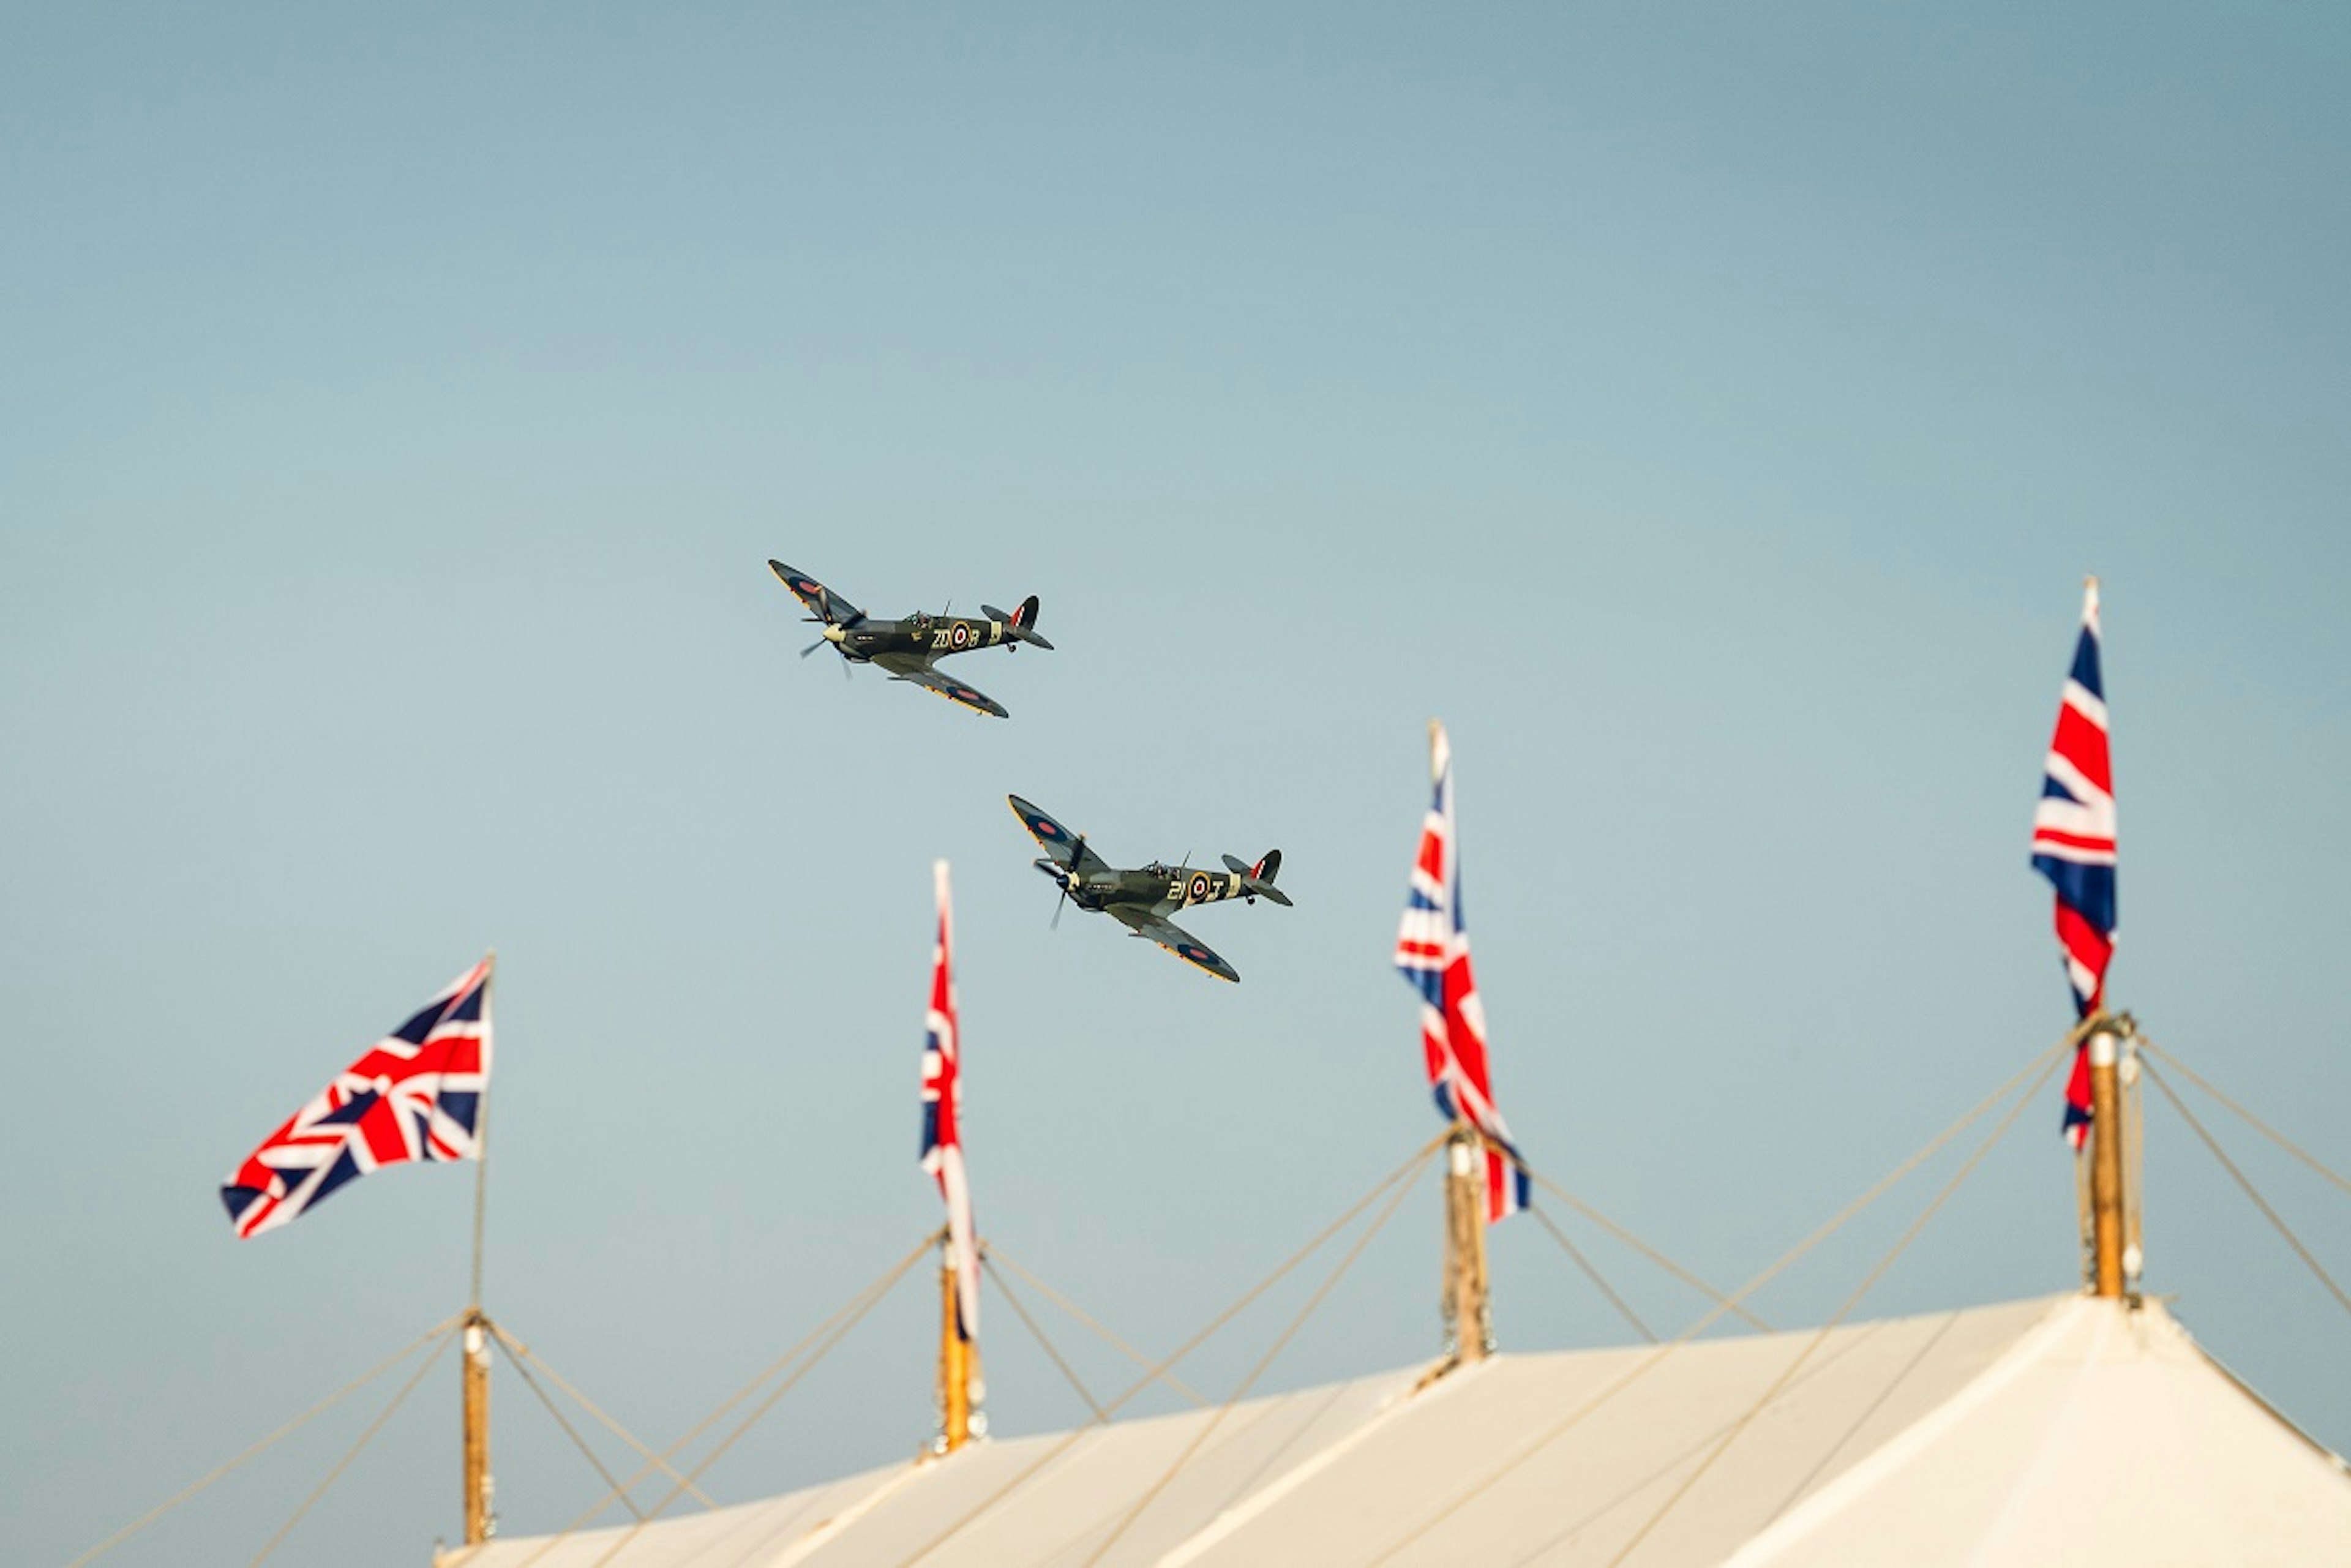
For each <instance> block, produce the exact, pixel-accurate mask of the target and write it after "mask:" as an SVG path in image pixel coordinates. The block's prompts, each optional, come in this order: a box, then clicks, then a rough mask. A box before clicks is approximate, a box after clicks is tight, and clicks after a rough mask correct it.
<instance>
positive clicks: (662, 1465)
mask: <svg viewBox="0 0 2351 1568" xmlns="http://www.w3.org/2000/svg"><path fill="white" fill-rule="evenodd" d="M490 1332H491V1333H494V1334H496V1336H497V1338H498V1343H500V1344H502V1345H504V1346H505V1347H506V1351H507V1355H508V1356H510V1357H513V1358H516V1359H518V1360H522V1361H530V1362H536V1363H537V1364H538V1370H539V1371H540V1372H541V1373H543V1374H545V1375H546V1377H547V1380H548V1381H549V1383H552V1384H553V1385H555V1386H556V1387H557V1388H558V1389H559V1390H560V1391H562V1392H563V1393H564V1394H566V1395H569V1396H570V1398H571V1402H572V1403H573V1404H575V1405H577V1406H580V1408H581V1409H582V1410H585V1411H587V1412H588V1414H589V1415H590V1416H594V1417H596V1419H597V1421H598V1423H599V1424H601V1426H602V1427H603V1428H604V1430H606V1431H607V1432H610V1433H611V1434H612V1436H614V1437H618V1438H620V1439H621V1441H622V1442H623V1443H626V1444H627V1445H628V1446H629V1447H630V1448H633V1449H635V1450H636V1451H637V1453H638V1454H639V1455H641V1456H642V1457H643V1458H648V1459H651V1460H652V1461H653V1464H654V1465H655V1466H656V1467H657V1468H658V1469H661V1470H662V1471H663V1473H664V1474H666V1475H667V1476H669V1477H670V1478H671V1479H677V1477H678V1475H679V1471H678V1469H677V1467H676V1466H675V1465H673V1464H671V1463H670V1462H669V1461H668V1460H667V1459H664V1458H662V1456H661V1455H659V1454H657V1453H655V1452H653V1449H652V1448H648V1447H647V1446H646V1445H645V1443H644V1441H643V1439H642V1438H640V1437H638V1436H637V1435H636V1434H635V1433H634V1432H632V1431H630V1430H629V1429H628V1428H627V1427H623V1426H622V1425H621V1424H620V1422H618V1421H616V1420H614V1419H613V1418H612V1417H611V1416H608V1415H606V1414H605V1413H604V1411H603V1410H602V1409H601V1408H600V1407H599V1406H597V1404H596V1402H595V1401H594V1400H592V1399H590V1398H589V1397H588V1396H586V1395H585V1394H582V1393H580V1390H579V1389H578V1388H577V1387H576V1386H574V1385H572V1383H571V1382H570V1380H569V1379H568V1378H566V1377H565V1376H564V1375H563V1374H561V1373H559V1372H558V1371H556V1370H555V1368H553V1367H552V1366H549V1364H547V1357H545V1356H543V1355H541V1354H538V1352H537V1351H535V1350H533V1349H531V1347H530V1346H528V1345H527V1344H525V1343H522V1341H520V1340H518V1339H517V1338H515V1336H514V1335H512V1334H510V1333H507V1331H506V1329H505V1328H504V1326H502V1325H501V1324H498V1323H495V1322H494V1323H492V1324H491V1325H490ZM687 1490H688V1492H689V1494H690V1495H691V1496H692V1497H694V1498H695V1500H697V1501H699V1502H700V1503H701V1504H702V1505H703V1506H704V1507H705V1508H716V1507H717V1506H718V1503H717V1501H716V1500H715V1499H713V1498H712V1497H711V1496H710V1494H709V1493H708V1492H705V1491H704V1490H702V1489H701V1488H700V1487H692V1488H689V1489H687Z"/></svg>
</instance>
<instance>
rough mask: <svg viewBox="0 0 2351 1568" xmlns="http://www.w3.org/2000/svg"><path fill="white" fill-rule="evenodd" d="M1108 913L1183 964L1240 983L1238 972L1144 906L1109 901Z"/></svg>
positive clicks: (1177, 926) (1181, 928) (1187, 933)
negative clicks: (1171, 954)
mask: <svg viewBox="0 0 2351 1568" xmlns="http://www.w3.org/2000/svg"><path fill="white" fill-rule="evenodd" d="M1110 913H1111V914H1112V915H1116V916H1117V917H1118V919H1119V920H1120V921H1121V922H1122V923H1123V924H1124V925H1126V926H1127V927H1128V928H1129V929H1131V930H1133V931H1134V934H1135V935H1136V936H1148V937H1149V938H1151V940H1153V941H1154V942H1156V943H1158V944H1159V945H1160V946H1162V947H1165V948H1166V949H1167V950H1168V951H1169V952H1170V953H1173V954H1175V956H1177V957H1178V958H1181V959H1183V960H1184V961H1185V962H1186V963H1187V964H1196V965H1197V966H1199V967H1201V968H1203V969H1206V970H1207V971H1208V973H1210V974H1211V975H1214V976H1216V977H1217V978H1218V979H1220V980H1230V981H1232V982H1233V983H1234V984H1236V985H1238V984H1239V983H1240V977H1241V972H1240V971H1239V970H1238V969H1236V968H1234V967H1232V966H1231V965H1230V964H1228V963H1226V962H1225V961H1224V960H1223V959H1222V958H1219V957H1217V956H1216V955H1215V954H1214V953H1211V952H1209V951H1208V950H1207V948H1206V947H1203V946H1200V944H1199V943H1198V942H1197V941H1196V940H1194V939H1193V936H1192V934H1191V933H1190V932H1189V931H1186V930H1185V929H1184V928H1183V927H1182V926H1181V925H1175V923H1173V922H1172V921H1166V920H1162V919H1160V918H1159V916H1157V915H1154V914H1152V913H1151V912H1150V911H1149V910H1147V909H1138V908H1136V907H1135V906H1134V904H1112V905H1111V906H1110Z"/></svg>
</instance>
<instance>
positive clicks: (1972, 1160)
mask: <svg viewBox="0 0 2351 1568" xmlns="http://www.w3.org/2000/svg"><path fill="white" fill-rule="evenodd" d="M2062 1064H2063V1059H2062V1058H2061V1059H2059V1060H2058V1061H2052V1062H2050V1063H2049V1065H2048V1067H2047V1068H2046V1069H2044V1070H2043V1072H2042V1074H2041V1076H2040V1077H2038V1078H2036V1079H2034V1080H2033V1081H2032V1088H2030V1089H2028V1090H2026V1091H2025V1092H2023V1093H2022V1094H2020V1095H2018V1096H2017V1099H2016V1103H2015V1104H2013V1105H2011V1106H2010V1107H2009V1108H2008V1113H2007V1114H2006V1115H2004V1116H2002V1117H2001V1119H2000V1122H1999V1124H1997V1125H1995V1126H1994V1127H1993V1128H1992V1130H1991V1132H1990V1133H1988V1134H1985V1136H1984V1141H1983V1142H1982V1143H1980V1144H1978V1145H1976V1147H1975V1151H1974V1152H1973V1153H1972V1154H1970V1155H1968V1157H1967V1158H1966V1159H1965V1160H1964V1161H1962V1162H1961V1163H1960V1166H1959V1169H1958V1170H1956V1171H1954V1172H1952V1173H1951V1179H1950V1180H1949V1181H1947V1182H1945V1183H1944V1184H1943V1187H1942V1190H1941V1191H1939V1192H1938V1193H1937V1194H1936V1195H1935V1197H1934V1198H1933V1200H1932V1201H1931V1202H1929V1203H1928V1205H1927V1207H1925V1208H1924V1209H1922V1210H1920V1211H1919V1214H1918V1218H1916V1219H1914V1220H1912V1221H1911V1222H1910V1228H1909V1229H1907V1230H1906V1231H1904V1232H1903V1233H1902V1237H1901V1239H1899V1240H1897V1241H1896V1242H1895V1243H1894V1245H1893V1246H1892V1247H1890V1248H1888V1249H1886V1255H1885V1256H1884V1257H1882V1258H1880V1259H1879V1260H1877V1262H1876V1265H1875V1266H1874V1267H1872V1268H1871V1270H1869V1272H1868V1273H1867V1274H1865V1275H1864V1276H1863V1277H1862V1281H1861V1283H1860V1284H1858V1285H1855V1287H1854V1289H1853V1293H1852V1294H1851V1295H1849V1296H1847V1297H1846V1298H1845V1299H1844V1303H1843V1304H1842V1305H1840V1306H1839V1307H1838V1308H1837V1310H1836V1311H1835V1312H1832V1313H1831V1314H1829V1318H1828V1321H1827V1322H1823V1324H1821V1326H1820V1327H1819V1329H1817V1330H1816V1331H1814V1333H1813V1337H1812V1338H1810V1339H1808V1340H1806V1341H1805V1342H1804V1348H1803V1349H1802V1350H1800V1351H1798V1352H1797V1353H1796V1357H1795V1359H1794V1360H1793V1361H1791V1362H1790V1363H1789V1364H1787V1365H1786V1367H1784V1368H1783V1369H1782V1371H1781V1373H1780V1375H1778V1376H1777V1377H1774V1378H1773V1379H1772V1380H1771V1385H1770V1386H1768V1387H1766V1388H1765V1389H1764V1390H1763V1392H1762V1394H1761V1396H1759V1397H1758V1398H1757V1399H1756V1401H1755V1402H1754V1403H1753V1404H1752V1405H1750V1406H1748V1407H1747V1410H1746V1413H1745V1414H1743V1415H1741V1416H1740V1417H1739V1419H1738V1420H1736V1421H1734V1422H1732V1423H1731V1427H1730V1430H1729V1431H1728V1432H1726V1433H1724V1434H1723V1437H1722V1441H1720V1442H1719V1443H1717V1444H1716V1445H1715V1446H1714V1448H1713V1449H1712V1451H1711V1452H1709V1453H1708V1455H1707V1456H1706V1458H1703V1459H1700V1460H1699V1461H1698V1468H1697V1469H1693V1470H1691V1471H1690V1473H1689V1474H1688V1475H1687V1476H1684V1477H1683V1478H1682V1480H1681V1484H1680V1485H1679V1486H1677V1487H1676V1488H1674V1490H1673V1493H1672V1495H1670V1496H1669V1497H1667V1499H1666V1500H1665V1501H1664V1502H1663V1503H1661V1504H1659V1505H1658V1507H1657V1511H1656V1512H1655V1513H1653V1514H1651V1515H1650V1516H1649V1517H1648V1519H1647V1521H1646V1522H1645V1523H1643V1524H1642V1526H1641V1528H1640V1529H1638V1530H1636V1531H1634V1532H1633V1538H1632V1539H1631V1540H1630V1541H1627V1542H1625V1544H1624V1545H1623V1546H1622V1547H1620V1548H1618V1549H1617V1552H1616V1555H1615V1556H1614V1557H1611V1558H1610V1559H1609V1560H1608V1568H1618V1565H1619V1564H1621V1563H1623V1562H1624V1561H1625V1559H1626V1558H1627V1557H1630V1556H1632V1555H1633V1553H1634V1552H1636V1551H1638V1550H1639V1549H1640V1545H1641V1542H1644V1541H1646V1540H1647V1539H1648V1538H1649V1532H1650V1531H1653V1530H1655V1529H1656V1527H1657V1526H1658V1525H1659V1524H1661V1523H1663V1522H1664V1521H1665V1518H1666V1516H1667V1514H1669V1513H1671V1512H1673V1511H1674V1510H1675V1509H1676V1508H1677V1507H1678V1506H1679V1505H1680V1503H1681V1500H1682V1499H1684V1498H1686V1497H1687V1496H1689V1494H1690V1492H1691V1491H1692V1490H1695V1489H1696V1488H1697V1486H1698V1482H1699V1481H1700V1480H1701V1479H1704V1478H1705V1476H1706V1473H1707V1472H1708V1470H1710V1469H1713V1468H1714V1464H1715V1461H1716V1460H1718V1459H1719V1458H1722V1456H1723V1455H1725V1454H1726V1453H1729V1451H1730V1446H1731V1445H1732V1444H1733V1443H1736V1442H1738V1441H1739V1439H1740V1435H1741V1434H1743V1433H1744V1432H1745V1431H1746V1430H1747V1428H1748V1427H1750V1426H1751V1425H1752V1424H1753V1423H1754V1420H1755V1417H1756V1416H1761V1414H1762V1413H1763V1412H1764V1411H1765V1410H1766V1409H1767V1408H1769V1407H1770V1406H1771V1401H1773V1400H1774V1399H1777V1398H1778V1397H1780V1395H1781V1393H1782V1391H1783V1390H1784V1389H1785V1388H1786V1387H1787V1386H1788V1384H1789V1383H1790V1381H1791V1380H1792V1379H1793V1378H1794V1377H1795V1375H1796V1374H1797V1373H1799V1372H1801V1371H1802V1370H1803V1367H1804V1364H1805V1363H1806V1362H1808V1361H1810V1360H1811V1359H1812V1358H1813V1352H1814V1351H1816V1350H1818V1349H1820V1348H1821V1346H1822V1345H1823V1343H1826V1342H1827V1340H1828V1337H1829V1335H1830V1334H1831V1333H1834V1332H1835V1330H1836V1327H1837V1325H1838V1324H1840V1323H1842V1322H1844V1320H1845V1319H1846V1318H1848V1317H1850V1316H1852V1315H1853V1312H1854V1309H1855V1308H1856V1307H1858V1306H1860V1305H1861V1302H1862V1298H1863V1297H1865V1296H1866V1295H1868V1294H1869V1292H1870V1291H1873V1290H1875V1289H1876V1287H1877V1282H1878V1281H1880V1280H1882V1279H1884V1278H1885V1277H1886V1270H1889V1269H1891V1268H1893V1267H1894V1264H1895V1261H1896V1260H1897V1259H1899V1258H1900V1257H1901V1256H1902V1254H1904V1253H1905V1252H1907V1251H1908V1250H1909V1249H1910V1244H1911V1243H1912V1242H1914V1241H1916V1240H1917V1239H1918V1238H1919V1236H1920V1235H1921V1234H1922V1233H1923V1232H1924V1231H1925V1230H1926V1228H1927V1226H1928V1221H1930V1220H1932V1219H1933V1218H1935V1216H1936V1215H1937V1214H1938V1213H1940V1212H1941V1211H1942V1207H1943V1205H1944V1204H1946V1203H1948V1202H1949V1201H1950V1197H1951V1195H1952V1194H1953V1193H1955V1192H1957V1191H1959V1188H1960V1186H1962V1185H1963V1184H1965V1182H1966V1181H1967V1179H1968V1177H1970V1176H1973V1175H1975V1173H1976V1167H1977V1166H1980V1165H1981V1164H1983V1161H1984V1156H1985V1155H1989V1154H1991V1152H1992V1150H1993V1149H1994V1148H1995V1147H1996V1146H1998V1145H1999V1143H2000V1141H2001V1139H2002V1138H2005V1137H2007V1136H2008V1134H2009V1131H2010V1129H2011V1128H2012V1127H2014V1126H2015V1125H2016V1119H2017V1118H2018V1117H2019V1116H2022V1114H2024V1108H2025V1107H2026V1106H2027V1105H2030V1104H2032V1101H2033V1096H2034V1095H2036V1094H2038V1093H2039V1092H2041V1086H2042V1085H2043V1084H2044V1083H2046V1082H2049V1080H2050V1078H2051V1077H2053V1075H2054V1074H2055V1073H2056V1071H2057V1069H2058V1068H2059V1066H2061V1065H2062Z"/></svg>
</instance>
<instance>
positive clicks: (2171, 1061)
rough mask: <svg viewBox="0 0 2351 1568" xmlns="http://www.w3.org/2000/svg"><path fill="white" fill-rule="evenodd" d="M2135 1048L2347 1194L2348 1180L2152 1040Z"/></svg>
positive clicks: (2350, 1183)
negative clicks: (2167, 1067)
mask: <svg viewBox="0 0 2351 1568" xmlns="http://www.w3.org/2000/svg"><path fill="white" fill-rule="evenodd" d="M2138 1048H2139V1051H2141V1053H2142V1054H2144V1055H2147V1056H2153V1057H2159V1058H2161V1059H2162V1061H2164V1063H2165V1064H2166V1065H2167V1066H2169V1067H2173V1068H2177V1069H2178V1070H2179V1075H2180V1076H2181V1077H2182V1078H2185V1079H2187V1080H2188V1082H2190V1083H2193V1084H2194V1085H2196V1087H2197V1088H2199V1089H2201V1090H2202V1091H2204V1092H2205V1093H2207V1094H2210V1096H2212V1098H2213V1099H2215V1100H2218V1101H2219V1102H2220V1103H2221V1104H2223V1105H2225V1106H2227V1107H2228V1108H2229V1109H2230V1110H2231V1111H2234V1112H2235V1113H2237V1114H2238V1115H2239V1116H2240V1117H2241V1118H2243V1120H2244V1122H2245V1124H2246V1125H2247V1126H2249V1127H2251V1128H2252V1130H2253V1131H2254V1132H2256V1133H2259V1134H2261V1135H2262V1137H2264V1138H2267V1139H2268V1140H2269V1141H2270V1142H2271V1143H2273V1144H2275V1145H2277V1146H2278V1147H2279V1148H2281V1149H2283V1150H2284V1151H2285V1152H2286V1153H2287V1154H2290V1155H2293V1156H2294V1158H2295V1159H2298V1160H2300V1161H2301V1162H2302V1163H2303V1164H2304V1165H2305V1166H2309V1167H2310V1168H2311V1169H2312V1170H2314V1171H2316V1172H2317V1173H2318V1174H2319V1175H2320V1176H2325V1178H2326V1179H2327V1180H2328V1181H2331V1182H2333V1183H2334V1184H2335V1186H2338V1187H2340V1188H2342V1189H2343V1190H2344V1191H2345V1192H2346V1193H2351V1181H2346V1180H2345V1179H2344V1178H2343V1177H2342V1176H2337V1175H2336V1174H2335V1172H2333V1171H2331V1170H2329V1169H2328V1168H2327V1167H2326V1166H2324V1165H2322V1164H2320V1163H2319V1160H2318V1156H2317V1155H2314V1154H2312V1153H2311V1152H2310V1151H2309V1150H2308V1149H2305V1148H2304V1147H2303V1146H2302V1145H2300V1144H2297V1143H2295V1142H2294V1140H2293V1139H2292V1138H2289V1137H2287V1136H2286V1135H2285V1134H2283V1133H2281V1132H2279V1131H2278V1130H2277V1129H2276V1128H2274V1127H2273V1126H2271V1125H2270V1124H2268V1123H2266V1122H2264V1121H2262V1119H2261V1118H2260V1117H2259V1116H2256V1115H2254V1114H2253V1113H2252V1112H2251V1111H2248V1110H2246V1109H2245V1108H2244V1107H2243V1106H2242V1105H2240V1104H2238V1103H2236V1102H2235V1101H2234V1100H2231V1098H2229V1096H2227V1095H2226V1094H2223V1093H2221V1092H2220V1090H2218V1089H2217V1088H2215V1087H2213V1086H2212V1085H2211V1084H2210V1083H2208V1082H2205V1081H2204V1079H2203V1078H2201V1077H2199V1075H2198V1074H2197V1071H2196V1070H2195V1069H2194V1068H2192V1067H2190V1066H2189V1065H2188V1064H2187V1063H2186V1062H2184V1061H2180V1060H2179V1058H2178V1057H2176V1056H2174V1055H2172V1054H2171V1052H2169V1051H2165V1050H2163V1049H2161V1048H2160V1047H2158V1045H2156V1043H2155V1042H2154V1041H2153V1040H2148V1039H2147V1037H2146V1036H2145V1035H2141V1036H2139V1037H2138Z"/></svg>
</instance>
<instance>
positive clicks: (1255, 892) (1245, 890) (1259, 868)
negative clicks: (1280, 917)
mask: <svg viewBox="0 0 2351 1568" xmlns="http://www.w3.org/2000/svg"><path fill="white" fill-rule="evenodd" d="M1225 869H1226V870H1228V871H1235V872H1238V873H1240V878H1241V896H1243V897H1244V898H1270V899H1271V900H1273V901H1274V902H1275V903H1276V904H1289V903H1290V894H1286V893H1284V892H1282V891H1281V890H1280V888H1278V887H1276V886H1274V885H1273V879H1274V878H1275V877H1277V876H1279V875H1280V874H1281V852H1280V850H1268V851H1266V852H1265V858H1264V859H1263V860H1261V861H1259V862H1257V864H1255V865H1249V864H1248V863H1246V862H1243V861H1240V860H1238V859H1237V858H1235V857H1234V856H1232V855H1227V856H1226V857H1225Z"/></svg>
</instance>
